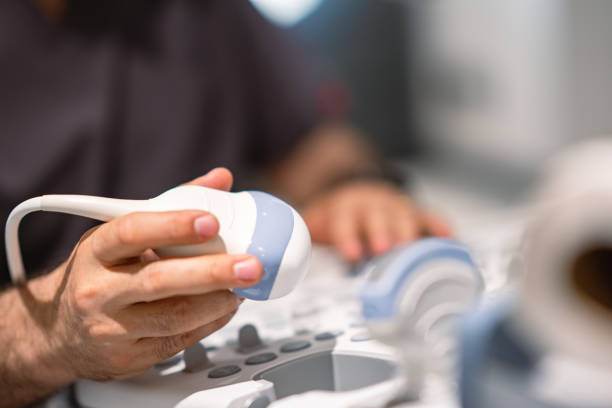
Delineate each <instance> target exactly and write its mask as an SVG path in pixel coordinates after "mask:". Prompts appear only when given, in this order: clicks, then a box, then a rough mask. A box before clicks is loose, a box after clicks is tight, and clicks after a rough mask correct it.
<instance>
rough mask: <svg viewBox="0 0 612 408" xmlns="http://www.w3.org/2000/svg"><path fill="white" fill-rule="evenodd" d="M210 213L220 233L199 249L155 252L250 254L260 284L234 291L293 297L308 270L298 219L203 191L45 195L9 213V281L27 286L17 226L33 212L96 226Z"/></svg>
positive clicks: (272, 203) (263, 196) (271, 204)
mask: <svg viewBox="0 0 612 408" xmlns="http://www.w3.org/2000/svg"><path fill="white" fill-rule="evenodd" d="M189 209H195V210H204V211H209V212H211V213H212V214H214V215H215V217H217V220H218V221H219V234H218V236H217V237H216V238H214V239H213V240H211V241H208V242H206V243H203V244H198V245H184V246H176V247H167V248H156V249H155V251H156V252H157V253H158V254H159V255H160V256H163V257H168V256H195V255H202V254H212V253H230V254H244V253H247V254H250V255H253V256H255V257H256V258H257V259H259V261H260V262H261V263H262V265H263V269H264V274H263V278H262V279H261V281H260V282H259V283H258V284H257V285H255V286H251V287H248V288H241V289H234V292H235V293H236V294H238V295H240V296H244V297H246V298H249V299H254V300H266V299H274V298H278V297H281V296H284V295H286V294H288V293H289V292H291V291H292V290H293V288H295V286H296V285H297V284H298V283H299V282H300V281H301V280H302V279H303V278H304V276H305V275H306V272H307V271H308V268H309V265H310V254H311V241H310V234H309V232H308V228H307V227H306V224H305V223H304V220H303V219H302V217H301V216H300V215H299V214H298V213H297V211H295V210H294V209H293V208H291V206H289V205H288V204H287V203H285V202H283V201H281V200H279V199H278V198H276V197H274V196H272V195H270V194H267V193H263V192H260V191H243V192H239V193H230V192H226V191H221V190H215V189H211V188H207V187H201V186H192V185H185V186H179V187H175V188H173V189H171V190H168V191H166V192H165V193H163V194H161V195H159V196H157V197H155V198H152V199H150V200H121V199H115V198H104V197H94V196H83V195H44V196H40V197H34V198H31V199H29V200H27V201H24V202H23V203H21V204H20V205H18V206H17V207H15V209H14V210H13V211H12V212H11V214H10V215H9V218H8V220H7V223H6V231H5V242H6V252H7V258H8V264H9V269H10V272H11V277H12V279H13V282H15V283H17V282H23V281H25V270H24V267H23V260H22V257H21V250H20V247H19V236H18V230H19V223H20V221H21V219H22V218H23V217H24V216H25V215H27V214H29V213H31V212H34V211H51V212H61V213H67V214H74V215H80V216H83V217H88V218H93V219H96V220H100V221H110V220H112V219H113V218H116V217H119V216H122V215H125V214H128V213H131V212H138V211H173V210H189Z"/></svg>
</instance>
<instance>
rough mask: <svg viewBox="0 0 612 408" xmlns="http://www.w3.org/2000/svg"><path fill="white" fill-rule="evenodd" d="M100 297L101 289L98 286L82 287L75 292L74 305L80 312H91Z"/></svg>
mask: <svg viewBox="0 0 612 408" xmlns="http://www.w3.org/2000/svg"><path fill="white" fill-rule="evenodd" d="M99 296H100V288H99V287H98V286H94V285H81V286H79V287H78V288H77V289H76V290H75V292H74V295H73V297H74V304H75V306H76V308H77V309H78V310H80V311H85V310H89V309H91V308H92V306H93V304H94V303H95V301H96V299H97V298H98V297H99Z"/></svg>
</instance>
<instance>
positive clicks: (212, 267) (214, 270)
mask: <svg viewBox="0 0 612 408" xmlns="http://www.w3.org/2000/svg"><path fill="white" fill-rule="evenodd" d="M207 269H208V275H209V276H210V279H211V280H212V281H213V282H225V281H227V269H228V266H227V265H226V263H225V262H221V261H220V260H219V259H217V258H214V259H211V260H210V261H209V262H208V268H207Z"/></svg>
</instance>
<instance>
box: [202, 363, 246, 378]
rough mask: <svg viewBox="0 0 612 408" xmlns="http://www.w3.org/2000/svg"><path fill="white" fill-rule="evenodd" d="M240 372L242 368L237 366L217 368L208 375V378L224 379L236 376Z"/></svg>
mask: <svg viewBox="0 0 612 408" xmlns="http://www.w3.org/2000/svg"><path fill="white" fill-rule="evenodd" d="M239 371H240V367H238V366H237V365H227V366H223V367H219V368H215V369H214V370H212V371H211V372H210V373H208V378H223V377H229V376H230V375H233V374H236V373H237V372H239Z"/></svg>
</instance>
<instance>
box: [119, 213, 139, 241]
mask: <svg viewBox="0 0 612 408" xmlns="http://www.w3.org/2000/svg"><path fill="white" fill-rule="evenodd" d="M137 231H138V228H137V225H136V221H135V217H134V215H132V214H128V215H126V216H124V217H120V218H119V219H118V220H117V223H116V232H117V240H118V241H119V243H121V244H123V245H131V244H134V243H135V242H136V241H137V236H138V233H137Z"/></svg>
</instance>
